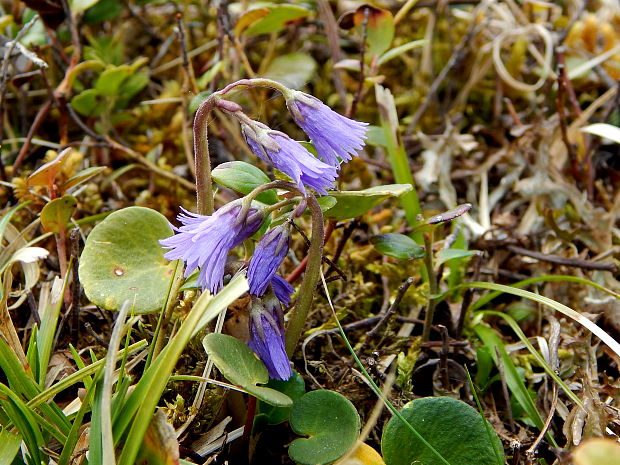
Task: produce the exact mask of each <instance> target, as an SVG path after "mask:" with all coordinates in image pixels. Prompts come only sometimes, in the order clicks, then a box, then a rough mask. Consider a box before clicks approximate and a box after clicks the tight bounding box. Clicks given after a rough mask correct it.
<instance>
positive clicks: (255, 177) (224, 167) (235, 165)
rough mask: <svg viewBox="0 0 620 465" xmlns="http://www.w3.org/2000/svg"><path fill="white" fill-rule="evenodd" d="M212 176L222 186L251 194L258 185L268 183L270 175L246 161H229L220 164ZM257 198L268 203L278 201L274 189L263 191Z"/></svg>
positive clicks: (271, 203)
mask: <svg viewBox="0 0 620 465" xmlns="http://www.w3.org/2000/svg"><path fill="white" fill-rule="evenodd" d="M211 177H212V178H213V179H214V180H215V182H217V183H218V184H221V185H222V186H225V187H228V188H230V189H233V190H235V191H237V192H240V193H242V194H244V195H246V194H249V193H250V192H252V191H253V190H254V189H256V188H257V187H258V186H262V185H263V184H267V183H268V182H269V181H271V180H270V179H269V177H268V176H267V175H266V174H265V173H263V172H262V171H261V170H260V169H258V168H257V167H256V166H254V165H250V164H249V163H246V162H244V161H229V162H226V163H222V164H221V165H218V166H217V167H216V168H215V169H214V170H213V171H212V172H211ZM256 200H258V201H259V202H262V203H266V204H268V205H273V204H274V203H276V202H277V201H278V197H277V196H276V193H275V191H274V190H268V191H265V192H261V193H260V194H259V195H258V196H257V197H256Z"/></svg>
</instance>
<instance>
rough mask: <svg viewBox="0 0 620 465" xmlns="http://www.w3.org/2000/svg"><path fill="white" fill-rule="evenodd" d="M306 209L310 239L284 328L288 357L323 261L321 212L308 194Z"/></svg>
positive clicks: (298, 335) (315, 201) (300, 330)
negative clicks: (303, 270)
mask: <svg viewBox="0 0 620 465" xmlns="http://www.w3.org/2000/svg"><path fill="white" fill-rule="evenodd" d="M306 201H307V202H308V207H309V208H310V211H311V212H312V238H311V239H310V249H309V250H308V265H307V266H306V274H305V275H304V280H303V281H302V283H301V287H300V288H299V295H298V297H297V304H296V305H295V307H294V308H293V309H292V310H291V313H290V318H289V323H288V326H287V327H286V341H285V344H286V354H287V355H288V356H289V357H290V356H291V355H293V352H294V351H295V346H296V345H297V342H298V341H299V338H300V337H301V333H302V331H303V327H304V324H305V322H306V318H307V317H308V312H309V311H310V306H311V305H312V298H313V297H314V294H315V289H316V284H317V282H318V281H319V272H320V271H321V263H322V261H323V212H322V211H321V207H320V206H319V203H318V202H317V200H316V198H315V197H314V196H313V195H312V194H309V195H308V196H307V197H306Z"/></svg>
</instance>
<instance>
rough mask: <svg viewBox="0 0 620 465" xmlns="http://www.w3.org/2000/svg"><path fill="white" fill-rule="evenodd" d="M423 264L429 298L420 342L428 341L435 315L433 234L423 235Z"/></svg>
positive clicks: (435, 286)
mask: <svg viewBox="0 0 620 465" xmlns="http://www.w3.org/2000/svg"><path fill="white" fill-rule="evenodd" d="M424 248H425V249H426V253H425V254H424V264H425V265H426V272H427V273H428V286H429V291H430V296H429V298H428V306H427V307H426V316H425V317H424V329H423V331H422V342H426V341H428V338H429V336H430V334H431V326H432V325H433V315H434V314H435V305H436V300H435V299H436V295H437V274H436V272H435V269H434V267H433V232H432V231H431V232H430V233H427V234H424Z"/></svg>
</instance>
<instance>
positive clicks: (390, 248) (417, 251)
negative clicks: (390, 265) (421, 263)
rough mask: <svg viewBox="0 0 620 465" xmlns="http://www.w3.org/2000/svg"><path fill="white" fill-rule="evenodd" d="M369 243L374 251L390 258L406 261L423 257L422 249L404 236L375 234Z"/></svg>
mask: <svg viewBox="0 0 620 465" xmlns="http://www.w3.org/2000/svg"><path fill="white" fill-rule="evenodd" d="M370 242H372V244H373V245H374V246H375V249H377V250H378V251H379V252H381V253H382V254H384V255H389V256H390V257H395V258H401V259H408V260H411V259H414V258H422V257H424V247H421V246H419V245H418V244H417V242H416V241H414V240H413V239H411V238H410V237H409V236H405V235H404V234H392V233H389V234H377V235H376V236H373V237H371V238H370Z"/></svg>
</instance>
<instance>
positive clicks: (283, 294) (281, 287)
mask: <svg viewBox="0 0 620 465" xmlns="http://www.w3.org/2000/svg"><path fill="white" fill-rule="evenodd" d="M271 288H272V289H273V293H274V294H275V295H276V297H277V298H278V300H279V301H280V302H282V303H283V304H284V306H285V307H288V306H289V304H290V303H291V295H293V292H295V288H294V287H293V286H291V285H290V284H289V282H288V281H287V280H286V279H284V278H283V277H282V276H280V275H278V274H274V275H273V278H271Z"/></svg>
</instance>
